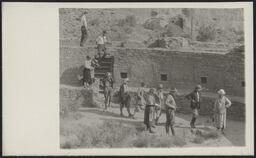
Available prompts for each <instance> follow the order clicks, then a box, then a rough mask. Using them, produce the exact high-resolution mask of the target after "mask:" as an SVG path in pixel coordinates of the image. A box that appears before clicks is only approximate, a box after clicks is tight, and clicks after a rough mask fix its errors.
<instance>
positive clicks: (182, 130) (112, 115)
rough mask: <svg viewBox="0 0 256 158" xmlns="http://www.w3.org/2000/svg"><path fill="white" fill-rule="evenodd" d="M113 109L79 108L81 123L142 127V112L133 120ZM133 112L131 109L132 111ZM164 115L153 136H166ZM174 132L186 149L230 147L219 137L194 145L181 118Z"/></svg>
mask: <svg viewBox="0 0 256 158" xmlns="http://www.w3.org/2000/svg"><path fill="white" fill-rule="evenodd" d="M113 106H114V108H111V109H110V110H108V111H104V110H103V107H102V108H80V109H79V111H80V113H81V114H82V115H83V119H81V121H83V122H84V123H85V120H86V124H87V125H95V124H99V123H103V121H116V122H120V123H122V124H124V125H129V126H141V125H143V117H144V116H143V115H144V111H141V112H139V113H136V115H135V119H132V118H129V117H128V113H127V111H126V109H124V110H123V113H124V117H121V116H120V110H119V108H117V106H118V105H116V104H114V105H113ZM132 112H133V109H132ZM165 118H166V116H165V113H163V114H162V115H161V117H160V119H159V125H158V126H155V128H153V131H154V132H155V133H154V134H153V135H155V136H158V137H161V136H166V133H165ZM78 121H79V120H78ZM175 122H176V123H175V132H176V136H177V137H180V138H184V139H185V140H186V143H187V144H186V145H185V146H186V147H193V146H212V147H214V146H232V143H231V142H230V141H229V140H228V139H227V138H226V137H225V136H224V135H221V136H220V137H219V138H217V139H208V140H206V141H204V142H203V143H201V144H196V143H194V142H193V141H192V140H193V139H194V134H192V131H191V128H190V126H189V122H188V121H186V120H184V119H183V118H180V117H176V118H175ZM197 129H198V130H202V131H214V130H215V129H213V127H210V126H204V125H198V126H197Z"/></svg>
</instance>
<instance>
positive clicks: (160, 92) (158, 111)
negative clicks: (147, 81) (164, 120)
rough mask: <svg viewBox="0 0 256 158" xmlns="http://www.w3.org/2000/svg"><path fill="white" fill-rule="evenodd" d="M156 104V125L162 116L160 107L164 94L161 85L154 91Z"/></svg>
mask: <svg viewBox="0 0 256 158" xmlns="http://www.w3.org/2000/svg"><path fill="white" fill-rule="evenodd" d="M156 103H157V106H155V115H156V116H155V123H156V125H158V120H159V118H160V116H161V115H162V107H163V103H164V92H163V85H162V84H159V85H158V87H157V90H156Z"/></svg>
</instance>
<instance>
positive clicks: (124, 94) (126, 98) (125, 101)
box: [119, 78, 132, 117]
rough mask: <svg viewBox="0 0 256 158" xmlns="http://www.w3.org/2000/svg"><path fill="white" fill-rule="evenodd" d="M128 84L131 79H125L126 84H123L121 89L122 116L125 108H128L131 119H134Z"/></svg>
mask: <svg viewBox="0 0 256 158" xmlns="http://www.w3.org/2000/svg"><path fill="white" fill-rule="evenodd" d="M128 82H129V79H128V78H125V79H124V82H123V83H122V84H121V86H120V89H119V97H120V115H121V116H124V115H123V108H124V107H126V109H127V112H128V114H129V117H132V114H131V111H130V106H131V96H130V94H129V92H128Z"/></svg>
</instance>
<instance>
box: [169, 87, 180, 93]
mask: <svg viewBox="0 0 256 158" xmlns="http://www.w3.org/2000/svg"><path fill="white" fill-rule="evenodd" d="M169 92H170V93H176V92H178V91H177V89H176V88H175V87H172V88H170V90H169Z"/></svg>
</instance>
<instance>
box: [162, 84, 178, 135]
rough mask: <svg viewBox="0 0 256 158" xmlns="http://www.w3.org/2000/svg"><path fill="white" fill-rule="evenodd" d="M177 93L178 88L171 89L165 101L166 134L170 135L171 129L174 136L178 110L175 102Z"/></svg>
mask: <svg viewBox="0 0 256 158" xmlns="http://www.w3.org/2000/svg"><path fill="white" fill-rule="evenodd" d="M176 93H177V89H176V88H174V87H173V88H171V89H170V91H169V94H168V95H167V97H166V100H165V106H166V108H165V109H166V124H165V129H166V134H167V135H169V128H171V131H172V135H173V136H175V131H174V124H175V110H176V102H175V100H174V98H175V95H176Z"/></svg>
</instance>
